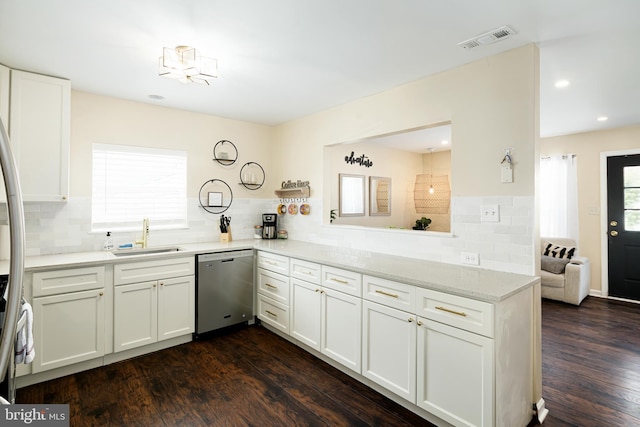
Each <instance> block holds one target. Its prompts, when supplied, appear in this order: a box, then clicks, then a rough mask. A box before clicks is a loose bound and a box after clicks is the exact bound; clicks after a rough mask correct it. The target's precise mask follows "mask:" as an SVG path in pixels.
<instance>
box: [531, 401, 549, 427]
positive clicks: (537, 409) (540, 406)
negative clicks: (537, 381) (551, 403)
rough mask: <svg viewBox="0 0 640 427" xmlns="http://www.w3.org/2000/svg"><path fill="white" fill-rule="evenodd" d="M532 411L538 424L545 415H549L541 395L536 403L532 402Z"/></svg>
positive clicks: (542, 420)
mask: <svg viewBox="0 0 640 427" xmlns="http://www.w3.org/2000/svg"><path fill="white" fill-rule="evenodd" d="M533 412H534V414H535V417H536V419H537V420H538V422H539V423H540V424H542V423H543V422H544V420H545V418H547V415H549V410H548V409H547V408H546V407H545V402H544V399H543V398H542V397H541V398H540V400H538V402H537V403H534V404H533Z"/></svg>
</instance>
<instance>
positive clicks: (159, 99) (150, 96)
mask: <svg viewBox="0 0 640 427" xmlns="http://www.w3.org/2000/svg"><path fill="white" fill-rule="evenodd" d="M149 98H150V99H154V100H156V101H162V100H163V99H164V96H162V95H149Z"/></svg>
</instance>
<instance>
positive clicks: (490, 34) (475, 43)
mask: <svg viewBox="0 0 640 427" xmlns="http://www.w3.org/2000/svg"><path fill="white" fill-rule="evenodd" d="M515 34H516V32H515V31H514V30H513V28H511V27H509V26H508V25H505V26H504V27H500V28H496V29H495V30H491V31H487V32H486V33H483V34H480V35H479V36H476V37H473V38H470V39H469V40H465V41H463V42H460V43H458V46H460V47H463V48H464V49H473V48H476V47H480V46H485V45H488V44H492V43H496V42H499V41H501V40H505V39H508V38H510V37H511V36H514V35H515Z"/></svg>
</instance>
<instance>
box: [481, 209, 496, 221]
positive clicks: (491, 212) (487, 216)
mask: <svg viewBox="0 0 640 427" xmlns="http://www.w3.org/2000/svg"><path fill="white" fill-rule="evenodd" d="M480 222H500V206H499V205H482V206H480Z"/></svg>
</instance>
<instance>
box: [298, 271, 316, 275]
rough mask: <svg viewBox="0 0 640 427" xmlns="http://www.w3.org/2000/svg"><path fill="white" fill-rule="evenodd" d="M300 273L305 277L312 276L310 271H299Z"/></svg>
mask: <svg viewBox="0 0 640 427" xmlns="http://www.w3.org/2000/svg"><path fill="white" fill-rule="evenodd" d="M300 273H302V274H306V275H307V276H313V273H312V272H310V271H301V272H300Z"/></svg>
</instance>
